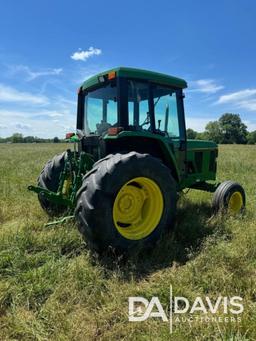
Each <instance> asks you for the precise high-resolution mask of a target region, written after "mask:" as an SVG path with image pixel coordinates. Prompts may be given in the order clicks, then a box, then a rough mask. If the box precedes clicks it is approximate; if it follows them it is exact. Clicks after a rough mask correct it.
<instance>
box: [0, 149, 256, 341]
mask: <svg viewBox="0 0 256 341" xmlns="http://www.w3.org/2000/svg"><path fill="white" fill-rule="evenodd" d="M65 148H67V146H66V145H63V144H51V145H50V144H49V145H47V144H41V145H39V144H38V145H34V144H33V145H1V149H0V225H1V228H0V340H26V341H27V340H40V341H43V340H230V341H231V340H233V341H234V340H256V284H255V283H256V219H255V218H256V214H255V207H256V172H255V169H256V158H255V156H256V147H254V146H221V148H220V156H219V164H218V165H219V172H218V178H219V180H220V181H222V180H225V179H233V180H236V181H238V182H240V183H241V184H242V185H243V186H244V187H245V190H246V193H247V211H246V213H245V215H244V216H240V217H236V218H234V217H224V218H223V217H212V216H211V208H210V204H211V195H210V194H208V193H203V192H199V191H190V192H189V193H188V194H187V195H184V196H182V197H181V199H180V202H179V209H178V215H177V224H176V227H175V231H174V233H173V234H172V235H171V236H168V237H166V238H164V240H162V241H161V242H160V243H159V245H158V246H157V247H156V248H155V250H154V251H153V252H151V253H145V254H142V255H139V256H137V255H134V257H133V258H132V259H130V260H123V259H114V258H109V257H105V258H104V257H103V258H98V257H97V256H95V255H92V254H91V253H90V252H89V250H88V249H87V246H86V243H85V242H84V241H83V240H82V238H81V236H80V234H79V233H78V231H77V229H76V226H75V225H74V224H72V223H65V224H63V225H57V226H51V227H44V224H45V223H46V222H47V221H48V217H47V216H46V214H45V213H44V212H43V211H42V209H41V208H40V206H39V204H38V201H37V198H36V195H34V194H32V193H30V192H28V191H27V190H26V186H27V185H28V184H31V183H35V180H36V178H37V176H38V174H39V172H40V170H41V168H42V166H43V165H44V163H45V162H46V161H47V160H48V159H49V158H51V157H52V156H53V155H54V154H56V153H57V152H60V151H62V150H65ZM170 284H172V285H173V291H174V295H179V296H185V297H187V298H189V299H190V300H192V301H193V299H195V297H196V296H198V295H201V296H202V297H205V296H206V295H207V296H209V297H210V298H212V299H214V298H216V297H217V296H218V295H220V294H221V295H223V296H235V295H239V296H241V297H242V298H243V304H244V312H243V314H242V315H241V322H239V323H234V322H230V323H216V322H210V323H200V322H193V323H191V324H188V323H175V324H174V326H173V334H170V333H169V326H168V323H166V322H162V321H161V320H159V319H152V318H151V319H148V320H147V321H145V322H136V323H134V322H128V297H129V296H144V297H145V298H148V299H150V298H151V297H152V296H158V297H159V299H160V301H161V303H162V304H163V306H164V308H165V309H166V310H168V308H169V303H168V301H169V296H168V295H169V286H170ZM220 316H222V317H224V315H221V314H220Z"/></svg>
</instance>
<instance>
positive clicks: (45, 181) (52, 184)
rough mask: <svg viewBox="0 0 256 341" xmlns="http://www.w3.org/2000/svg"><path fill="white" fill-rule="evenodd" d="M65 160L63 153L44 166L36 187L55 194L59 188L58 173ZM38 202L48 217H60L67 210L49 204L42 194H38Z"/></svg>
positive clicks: (60, 206) (61, 169) (64, 153)
mask: <svg viewBox="0 0 256 341" xmlns="http://www.w3.org/2000/svg"><path fill="white" fill-rule="evenodd" d="M65 158H66V152H63V153H62V154H58V155H55V156H54V157H53V158H52V159H51V160H49V161H48V162H47V163H46V164H45V166H44V168H43V169H42V171H41V173H40V175H39V177H38V179H37V183H38V186H40V187H43V188H46V189H48V190H49V191H52V192H57V190H58V187H59V178H60V173H61V172H62V171H63V169H64V163H65ZM38 200H39V202H40V205H41V206H42V208H43V209H44V210H45V211H46V212H47V214H49V215H50V216H53V215H60V214H62V213H64V212H65V211H66V209H67V208H66V207H65V206H62V205H57V204H55V203H53V202H50V201H49V200H48V199H46V198H45V197H44V195H43V194H38Z"/></svg>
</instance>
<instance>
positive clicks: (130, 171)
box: [75, 152, 177, 252]
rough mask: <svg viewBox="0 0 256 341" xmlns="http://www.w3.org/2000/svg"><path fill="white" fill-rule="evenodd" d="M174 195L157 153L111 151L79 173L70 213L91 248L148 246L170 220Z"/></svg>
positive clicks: (173, 189) (175, 193)
mask: <svg viewBox="0 0 256 341" xmlns="http://www.w3.org/2000/svg"><path fill="white" fill-rule="evenodd" d="M176 201H177V188H176V183H175V180H174V179H173V177H172V175H171V173H170V170H169V168H167V167H166V166H165V165H164V164H163V163H162V162H161V161H160V160H159V159H157V158H154V157H152V156H151V155H149V154H139V153H136V152H130V153H128V154H115V155H109V156H107V157H106V158H104V159H102V160H100V161H98V162H97V163H96V164H95V165H94V168H93V169H92V170H91V171H90V172H89V173H87V174H86V175H85V177H84V179H83V184H82V186H81V188H80V190H79V191H78V194H77V207H76V210H75V215H76V219H77V221H78V227H79V230H80V232H81V233H82V234H83V236H84V237H85V239H86V241H87V242H88V244H89V246H90V247H91V248H92V249H94V250H96V251H98V252H102V251H103V250H106V249H108V248H109V247H112V248H114V249H115V250H117V251H121V252H127V251H129V250H132V249H134V248H138V247H141V248H145V247H151V246H153V245H154V244H155V242H156V241H157V240H158V239H159V238H160V236H161V235H162V234H163V233H164V232H165V231H166V230H167V229H168V228H171V227H172V226H173V223H174V219H175V213H176Z"/></svg>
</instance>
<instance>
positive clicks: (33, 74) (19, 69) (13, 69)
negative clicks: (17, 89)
mask: <svg viewBox="0 0 256 341" xmlns="http://www.w3.org/2000/svg"><path fill="white" fill-rule="evenodd" d="M8 68H9V70H10V74H11V75H16V74H17V73H22V74H25V79H26V80H27V81H32V80H34V79H36V78H38V77H44V76H59V75H60V74H61V73H62V72H63V69H62V68H46V69H41V70H39V71H32V70H31V68H30V67H29V66H26V65H8Z"/></svg>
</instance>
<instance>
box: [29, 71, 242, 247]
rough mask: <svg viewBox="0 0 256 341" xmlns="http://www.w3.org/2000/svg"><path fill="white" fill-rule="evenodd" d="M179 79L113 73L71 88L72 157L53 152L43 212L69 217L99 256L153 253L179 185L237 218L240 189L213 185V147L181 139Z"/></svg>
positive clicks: (42, 191)
mask: <svg viewBox="0 0 256 341" xmlns="http://www.w3.org/2000/svg"><path fill="white" fill-rule="evenodd" d="M186 87H187V83H186V82H185V81H184V80H183V79H180V78H176V77H172V76H169V75H165V74H160V73H156V72H151V71H145V70H139V69H132V68H124V67H119V68H115V69H112V70H110V71H106V72H103V73H100V74H97V75H96V76H94V77H91V78H90V79H88V80H86V81H85V82H84V83H83V85H82V86H81V87H80V89H79V91H78V105H77V132H76V134H68V136H67V138H69V139H70V140H71V141H74V142H75V144H74V145H75V148H74V151H71V150H67V151H66V152H64V153H62V154H60V155H56V156H54V158H53V159H52V160H50V161H48V162H47V163H46V165H45V166H44V168H43V170H42V172H41V174H40V175H39V178H38V186H37V187H34V186H29V189H30V190H33V191H35V192H36V193H38V199H39V202H40V204H41V206H42V208H43V209H44V210H45V211H46V212H47V213H48V214H49V215H62V216H65V215H72V214H73V215H74V216H75V218H76V220H77V224H78V228H79V231H80V232H81V233H82V235H83V236H84V237H85V239H86V241H87V243H88V244H89V246H90V247H91V248H92V249H94V250H97V251H99V252H100V251H104V250H107V248H109V247H111V248H114V249H116V250H118V251H121V252H128V251H129V250H134V248H139V247H140V248H141V247H142V248H144V247H151V246H152V245H154V243H155V242H156V241H157V240H158V239H159V238H160V236H161V235H162V234H163V233H165V232H166V231H167V230H170V229H172V227H173V225H174V222H175V214H176V205H177V199H178V194H179V192H181V191H182V190H184V189H186V188H192V189H197V190H202V191H208V192H212V193H214V195H213V210H214V211H215V212H218V211H219V210H222V211H228V212H230V213H231V214H235V213H239V212H241V211H242V210H243V209H244V207H245V192H244V190H243V188H242V187H241V185H239V184H238V183H236V182H232V181H225V182H223V183H221V184H219V183H216V182H215V179H216V169H217V157H218V147H217V145H216V144H215V143H214V142H210V141H197V140H188V139H187V138H186V126H185V116H184V106H183V99H184V94H183V89H184V88H186Z"/></svg>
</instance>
